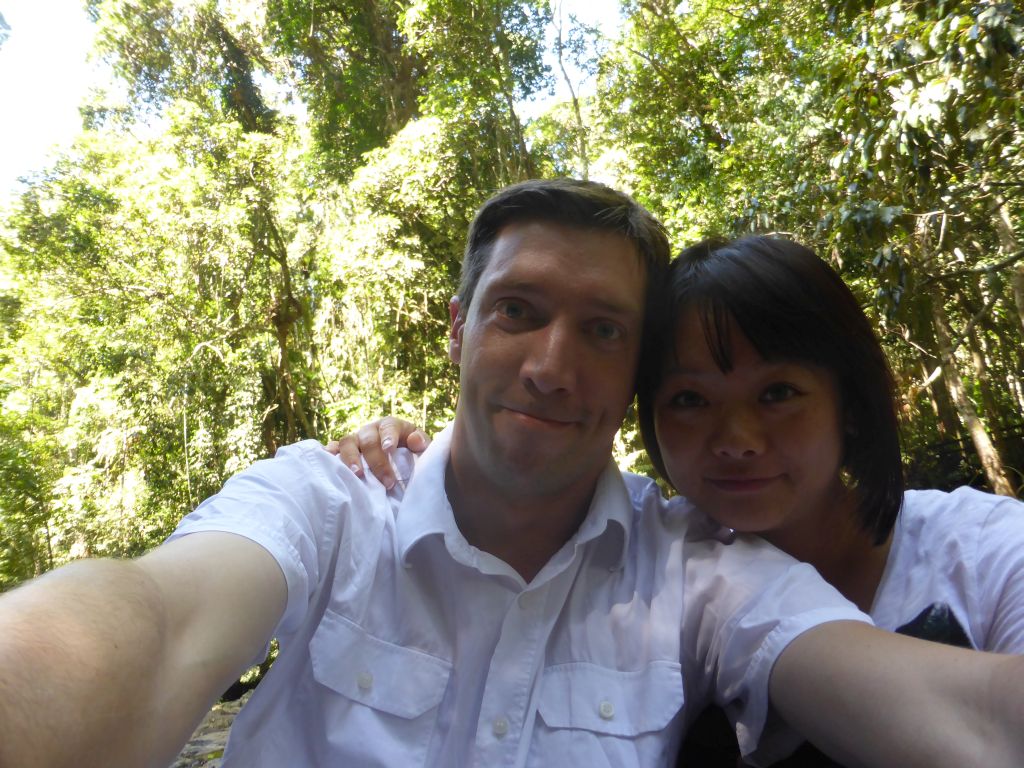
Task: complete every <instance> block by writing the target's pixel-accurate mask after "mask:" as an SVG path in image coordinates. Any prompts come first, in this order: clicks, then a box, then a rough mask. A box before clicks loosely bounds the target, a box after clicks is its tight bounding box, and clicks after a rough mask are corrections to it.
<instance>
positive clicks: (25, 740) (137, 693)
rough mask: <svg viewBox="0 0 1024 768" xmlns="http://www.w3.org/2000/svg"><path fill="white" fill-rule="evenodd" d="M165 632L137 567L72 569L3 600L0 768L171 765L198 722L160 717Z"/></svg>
mask: <svg viewBox="0 0 1024 768" xmlns="http://www.w3.org/2000/svg"><path fill="white" fill-rule="evenodd" d="M167 625H168V621H167V616H166V612H165V610H164V604H163V600H162V597H161V590H160V589H159V588H158V587H157V585H156V584H155V582H154V581H153V580H152V579H151V578H150V576H149V575H148V574H147V573H146V571H145V569H143V568H140V567H139V565H138V564H137V563H135V562H132V561H113V560H92V561H83V562H79V563H73V564H71V565H69V566H67V567H65V568H62V569H60V570H58V571H55V572H53V573H51V574H47V575H46V576H45V577H43V578H40V579H37V580H35V581H33V582H31V583H29V584H27V585H25V586H23V587H21V588H19V589H16V590H14V591H13V592H11V593H8V594H6V595H4V596H3V597H2V599H0V627H2V628H3V630H2V632H0V767H2V768H26V767H27V766H40V767H42V766H46V767H47V768H49V766H91V765H96V766H100V765H102V766H116V765H132V766H145V765H154V766H157V765H167V764H168V763H170V762H171V760H172V759H173V757H174V755H175V754H176V752H177V750H178V748H180V745H181V743H182V742H183V741H184V740H185V739H187V738H188V736H189V734H190V733H191V728H192V727H194V723H190V722H187V721H186V720H185V719H182V718H180V717H178V718H177V722H175V718H171V719H170V720H167V719H164V718H162V717H161V713H160V711H159V710H160V709H161V708H162V707H163V706H164V704H163V703H162V698H163V692H162V689H161V687H162V686H163V685H164V683H165V681H164V680H162V679H161V677H162V674H163V670H164V669H165V668H164V667H163V665H162V664H161V663H160V660H161V659H162V658H164V656H165V654H166V652H167V637H168V626H167ZM197 711H198V716H199V717H201V716H202V711H203V710H202V706H199V707H197ZM161 721H162V722H161Z"/></svg>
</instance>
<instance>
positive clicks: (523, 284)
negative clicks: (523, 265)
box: [483, 277, 643, 316]
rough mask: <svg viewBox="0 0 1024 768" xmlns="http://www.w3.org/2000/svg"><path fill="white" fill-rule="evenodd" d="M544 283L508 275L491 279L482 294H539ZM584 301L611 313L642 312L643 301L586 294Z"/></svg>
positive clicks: (543, 289)
mask: <svg viewBox="0 0 1024 768" xmlns="http://www.w3.org/2000/svg"><path fill="white" fill-rule="evenodd" d="M545 285H546V284H545V283H544V282H542V281H538V280H521V279H518V278H514V277H510V278H508V279H502V278H500V277H499V278H495V279H494V280H492V281H491V282H490V283H489V284H488V285H487V287H486V288H485V289H484V291H483V293H484V295H487V294H489V293H492V292H495V291H497V292H499V293H503V292H505V291H511V292H514V293H522V294H526V295H527V296H529V295H539V294H543V293H545ZM584 301H585V303H586V304H587V305H589V306H591V307H593V308H594V309H596V310H598V311H600V312H604V313H607V314H611V315H617V316H622V315H635V314H636V315H642V314H643V303H642V302H639V303H635V304H634V303H631V302H629V301H617V300H615V299H607V298H604V297H601V296H587V297H586V298H585V299H584Z"/></svg>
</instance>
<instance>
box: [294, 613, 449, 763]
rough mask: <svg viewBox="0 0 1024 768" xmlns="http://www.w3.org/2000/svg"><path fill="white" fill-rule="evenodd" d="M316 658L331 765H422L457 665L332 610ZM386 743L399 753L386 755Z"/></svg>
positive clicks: (313, 652) (317, 640) (315, 641)
mask: <svg viewBox="0 0 1024 768" xmlns="http://www.w3.org/2000/svg"><path fill="white" fill-rule="evenodd" d="M309 651H310V659H311V662H312V669H313V677H314V679H315V680H316V682H317V683H319V684H320V685H321V686H322V688H321V693H320V698H321V701H322V705H323V706H322V709H323V713H324V718H325V727H326V731H327V734H328V736H327V738H328V739H329V741H330V742H331V743H330V745H329V746H328V749H327V752H328V753H329V755H330V756H331V758H332V759H338V760H340V759H347V760H349V761H353V762H354V764H358V765H367V766H369V765H378V764H381V765H389V764H390V765H398V764H402V765H422V764H423V762H424V760H425V757H426V753H427V749H428V747H429V743H430V738H431V735H432V733H433V731H434V728H435V726H436V723H437V710H438V705H439V704H440V703H441V700H442V699H443V698H444V694H445V691H446V690H447V687H448V678H449V676H450V674H451V664H450V663H449V662H447V661H445V660H443V659H440V658H437V657H435V656H431V655H430V654H427V653H424V652H422V651H418V650H416V649H413V648H405V647H403V646H400V645H396V644H394V643H391V642H388V641H386V640H383V639H381V638H379V637H375V636H374V635H371V634H370V633H368V632H367V631H366V630H365V629H363V628H362V627H360V626H359V625H357V624H355V623H353V622H352V621H350V620H348V619H346V618H345V617H343V616H340V615H338V614H335V613H332V612H330V611H328V612H327V613H326V614H325V615H324V618H323V619H322V620H321V622H320V626H319V627H317V630H316V632H315V633H314V635H313V638H312V640H311V641H310V644H309ZM324 689H326V690H324ZM381 744H392V745H394V748H389V749H388V750H387V754H386V755H384V753H383V752H382V751H381V750H380V745H381ZM384 758H386V759H384Z"/></svg>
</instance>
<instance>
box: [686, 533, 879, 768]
mask: <svg viewBox="0 0 1024 768" xmlns="http://www.w3.org/2000/svg"><path fill="white" fill-rule="evenodd" d="M687 581H688V583H687V597H688V602H689V601H690V599H691V598H692V597H696V601H695V602H694V603H693V604H692V605H691V606H689V607H688V608H687V614H689V615H693V612H694V611H697V612H698V614H697V618H696V621H695V622H694V623H695V626H696V627H697V630H696V634H695V635H693V636H691V637H690V638H689V639H687V638H684V640H685V641H687V643H688V645H689V644H690V643H693V645H689V647H695V648H697V649H698V653H699V654H703V655H704V664H705V673H706V675H707V676H708V677H709V678H710V679H711V684H712V686H713V693H712V696H713V698H714V701H715V703H717V704H718V705H720V706H721V707H723V709H724V710H725V711H726V713H727V714H728V715H729V718H730V720H732V721H733V723H734V725H735V729H736V737H737V740H738V741H739V745H740V750H741V752H742V753H743V755H744V758H745V759H746V760H747V761H749V762H751V763H752V764H754V765H765V764H769V763H771V762H774V761H775V760H778V759H780V758H782V757H785V756H786V755H788V754H789V753H790V752H792V750H793V749H795V748H796V746H798V745H799V744H800V742H801V741H802V738H801V737H800V736H799V735H798V734H796V733H795V732H794V731H792V730H791V729H790V728H789V727H788V726H786V725H785V724H784V723H783V722H782V721H781V719H779V718H777V717H775V716H773V713H772V710H771V706H770V701H769V697H768V683H769V679H770V677H771V671H772V668H773V667H774V665H775V662H776V661H777V660H778V658H779V656H780V655H781V654H782V652H783V651H784V650H785V648H786V647H787V646H788V645H789V644H790V643H791V642H792V641H793V640H794V639H796V638H797V637H798V636H799V635H801V634H802V633H804V632H806V631H807V630H808V629H811V628H813V627H816V626H818V625H820V624H824V623H826V622H830V621H843V620H853V621H861V622H865V623H871V620H870V618H869V617H868V616H867V615H865V614H864V613H862V612H861V611H859V610H857V608H856V607H855V606H854V605H853V604H852V603H850V602H849V601H848V600H846V598H844V597H843V596H842V595H841V594H840V593H839V592H838V591H837V590H836V589H835V588H834V587H832V586H831V585H830V584H828V583H827V582H825V580H824V579H822V578H821V577H820V576H819V575H818V573H817V571H816V570H814V568H813V567H811V566H809V565H807V564H805V563H799V562H797V561H796V560H794V559H793V558H791V557H789V556H788V555H786V554H785V553H783V552H781V551H780V550H777V549H776V548H775V547H772V546H771V545H770V544H768V543H767V542H765V541H763V540H761V539H759V538H757V537H753V536H738V537H737V539H736V541H735V542H733V543H732V544H729V545H725V546H723V545H721V544H717V543H711V542H705V543H703V546H702V547H700V548H699V549H698V550H697V551H694V552H691V553H690V555H689V560H688V562H687ZM689 621H690V619H689V618H688V619H687V623H689ZM699 658H700V657H699V656H698V663H699Z"/></svg>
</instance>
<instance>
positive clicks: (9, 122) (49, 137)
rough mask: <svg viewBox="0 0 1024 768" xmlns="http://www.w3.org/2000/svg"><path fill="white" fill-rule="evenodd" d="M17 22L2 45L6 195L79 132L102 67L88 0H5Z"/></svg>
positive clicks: (2, 4)
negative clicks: (94, 57)
mask: <svg viewBox="0 0 1024 768" xmlns="http://www.w3.org/2000/svg"><path fill="white" fill-rule="evenodd" d="M0 14H3V17H4V19H5V20H6V21H7V26H9V27H10V28H11V30H10V32H9V33H8V34H9V35H10V36H9V37H8V38H7V41H6V42H5V43H3V45H0V110H2V117H0V199H2V198H4V197H6V196H7V194H8V193H9V192H11V191H12V190H14V189H16V188H17V187H18V186H19V185H18V184H17V178H18V176H22V175H24V174H26V173H28V172H30V171H35V170H40V169H41V168H43V167H45V166H46V164H47V162H46V161H47V157H48V153H49V152H50V150H51V148H53V147H62V148H66V147H67V146H69V145H70V144H71V141H72V139H73V138H74V136H75V134H76V133H77V132H78V129H79V127H80V125H81V119H80V117H79V114H78V105H79V104H80V103H81V102H82V100H83V98H84V97H85V94H86V91H87V89H88V87H89V85H90V84H92V83H93V82H94V80H93V79H91V78H95V77H96V75H94V71H95V68H94V67H93V66H92V65H91V64H89V63H87V61H86V56H87V53H88V51H89V49H90V47H91V46H92V35H93V24H92V23H91V22H90V21H89V17H88V16H86V14H85V11H84V10H83V3H82V2H81V0H0Z"/></svg>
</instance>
